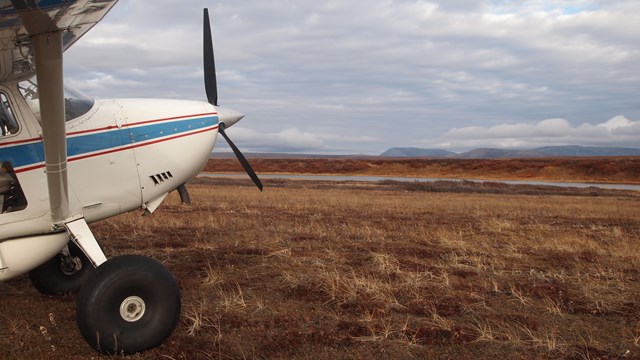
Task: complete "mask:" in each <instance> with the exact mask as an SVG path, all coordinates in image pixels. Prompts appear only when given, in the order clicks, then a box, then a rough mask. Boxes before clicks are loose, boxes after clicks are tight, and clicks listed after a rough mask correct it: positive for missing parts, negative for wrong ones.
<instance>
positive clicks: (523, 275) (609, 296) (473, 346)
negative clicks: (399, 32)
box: [0, 178, 640, 359]
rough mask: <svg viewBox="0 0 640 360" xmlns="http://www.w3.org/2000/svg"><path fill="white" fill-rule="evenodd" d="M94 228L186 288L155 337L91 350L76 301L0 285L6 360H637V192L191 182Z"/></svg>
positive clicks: (106, 242)
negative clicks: (138, 345) (170, 329)
mask: <svg viewBox="0 0 640 360" xmlns="http://www.w3.org/2000/svg"><path fill="white" fill-rule="evenodd" d="M189 190H190V193H191V197H192V199H193V202H194V203H193V204H192V205H191V206H184V205H181V204H180V203H179V199H178V196H177V194H175V193H172V194H171V195H170V196H169V197H168V198H167V200H166V201H165V203H164V204H163V206H162V207H161V208H160V209H159V210H158V211H157V212H156V213H155V214H153V215H152V216H150V217H141V216H140V214H139V213H128V214H123V215H120V216H118V217H115V218H112V219H108V220H105V221H102V222H99V223H96V224H95V225H93V229H94V230H95V233H96V236H97V237H98V238H99V239H101V240H103V241H102V244H103V246H104V249H105V252H106V253H107V255H108V256H109V257H113V256H117V255H121V254H129V253H136V254H143V255H148V256H151V257H153V258H155V259H157V260H160V261H162V262H163V263H164V264H165V265H166V266H167V267H168V268H169V269H170V270H171V271H172V273H173V274H174V276H175V277H176V278H177V280H178V282H179V284H180V287H181V289H182V301H183V302H182V316H181V322H180V324H179V325H178V328H177V329H176V331H175V332H174V334H173V335H172V336H171V338H169V340H168V341H166V342H165V343H164V344H163V345H162V346H160V347H159V348H156V349H152V350H149V351H147V352H144V353H142V354H139V355H133V356H126V357H121V356H112V357H107V356H103V357H101V356H99V355H98V354H97V353H95V352H94V351H93V350H92V349H91V348H89V346H88V345H86V344H85V342H84V341H83V340H82V338H81V336H80V334H79V332H78V330H77V328H76V325H75V319H74V308H75V305H74V297H73V296H72V295H66V296H58V297H47V296H42V295H40V294H39V293H38V292H37V291H36V290H35V288H33V287H32V286H31V284H30V282H29V279H28V277H27V276H23V277H20V278H18V279H15V280H12V281H9V282H6V283H0V292H1V294H2V295H1V296H2V305H3V306H2V311H0V358H2V359H49V358H51V359H58V358H65V359H92V358H93V359H98V358H105V359H108V358H128V359H634V358H640V247H639V246H638V245H639V244H640V192H637V191H614V190H597V189H594V188H589V189H573V188H568V189H565V188H553V187H542V186H523V185H518V186H511V185H504V184H498V183H484V184H477V183H471V182H464V181H463V182H445V181H443V182H436V183H397V182H390V181H389V182H376V183H357V182H321V181H291V180H267V181H265V191H264V192H263V193H260V192H259V191H258V190H257V189H256V188H255V187H253V185H252V184H251V183H250V181H248V180H247V181H245V180H229V179H204V178H199V179H196V180H194V181H192V183H191V184H190V185H189Z"/></svg>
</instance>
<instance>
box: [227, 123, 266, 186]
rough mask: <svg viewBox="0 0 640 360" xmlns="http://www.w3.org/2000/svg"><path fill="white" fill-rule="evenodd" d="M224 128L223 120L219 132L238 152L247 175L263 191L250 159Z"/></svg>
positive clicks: (237, 154) (236, 152) (239, 159)
mask: <svg viewBox="0 0 640 360" xmlns="http://www.w3.org/2000/svg"><path fill="white" fill-rule="evenodd" d="M224 128H225V125H224V123H223V122H221V123H219V124H218V132H219V133H220V134H222V137H224V139H225V140H227V143H228V144H229V147H231V149H232V150H233V153H234V154H236V157H237V158H238V161H240V164H241V165H242V167H243V168H244V171H246V172H247V175H249V177H250V178H251V180H253V183H254V184H256V186H257V187H258V189H260V191H262V182H261V181H260V179H258V175H256V172H255V171H253V168H252V167H251V164H249V161H247V159H246V158H245V157H244V155H242V153H241V152H240V149H238V147H237V146H236V145H235V144H234V143H233V141H231V139H229V136H227V133H226V132H225V131H224Z"/></svg>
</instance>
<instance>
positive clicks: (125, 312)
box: [120, 296, 146, 322]
mask: <svg viewBox="0 0 640 360" xmlns="http://www.w3.org/2000/svg"><path fill="white" fill-rule="evenodd" d="M145 309H146V305H145V303H144V300H142V298H140V297H138V296H129V297H128V298H126V299H124V300H123V301H122V303H121V304H120V316H122V318H123V319H124V320H125V321H128V322H135V321H138V320H140V319H141V318H142V316H143V315H144V311H145Z"/></svg>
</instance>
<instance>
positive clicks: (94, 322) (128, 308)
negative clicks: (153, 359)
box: [76, 255, 180, 354]
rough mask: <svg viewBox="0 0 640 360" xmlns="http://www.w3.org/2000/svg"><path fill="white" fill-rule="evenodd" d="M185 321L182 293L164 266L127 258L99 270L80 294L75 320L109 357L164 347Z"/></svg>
mask: <svg viewBox="0 0 640 360" xmlns="http://www.w3.org/2000/svg"><path fill="white" fill-rule="evenodd" d="M179 318H180V289H179V288H178V284H177V282H176V280H175V279H174V278H173V276H172V275H171V273H169V271H168V270H167V269H166V268H165V267H164V266H163V265H162V264H161V263H159V262H157V261H156V260H153V259H151V258H148V257H144V256H139V255H124V256H119V257H116V258H113V259H111V260H108V261H106V262H105V263H103V264H102V265H100V266H99V267H98V268H97V269H96V270H95V271H94V272H93V274H92V275H91V277H90V278H89V279H87V282H86V283H85V285H84V286H83V287H82V288H81V289H80V292H79V293H78V297H77V299H76V321H77V323H78V328H79V329H80V333H81V334H82V336H83V337H84V339H85V340H86V341H87V343H89V345H91V346H92V347H93V348H95V349H96V350H98V351H99V352H102V353H104V354H133V353H136V352H140V351H143V350H146V349H150V348H153V347H156V346H158V345H160V344H161V343H162V342H163V341H164V340H165V339H167V338H168V337H169V335H171V333H172V332H173V329H175V327H176V325H177V324H178V320H179Z"/></svg>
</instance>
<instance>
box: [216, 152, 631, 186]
mask: <svg viewBox="0 0 640 360" xmlns="http://www.w3.org/2000/svg"><path fill="white" fill-rule="evenodd" d="M251 164H252V165H253V167H254V168H255V170H256V171H257V172H258V173H296V174H298V173H299V174H350V175H356V174H357V175H391V176H407V177H429V178H449V179H450V178H454V179H489V180H549V181H582V182H611V183H626V184H640V158H639V157H617V158H616V157H591V158H546V159H541V158H534V159H493V160H488V159H373V158H362V159H322V158H311V159H262V158H257V159H251ZM205 171H209V172H222V173H225V172H243V170H242V168H241V167H240V165H239V163H238V161H237V160H236V159H225V158H215V159H212V160H210V161H209V164H208V165H207V167H206V168H205Z"/></svg>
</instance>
